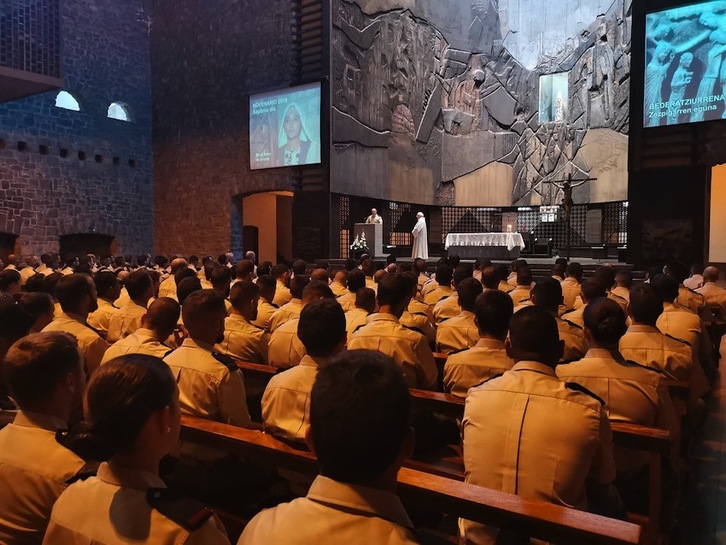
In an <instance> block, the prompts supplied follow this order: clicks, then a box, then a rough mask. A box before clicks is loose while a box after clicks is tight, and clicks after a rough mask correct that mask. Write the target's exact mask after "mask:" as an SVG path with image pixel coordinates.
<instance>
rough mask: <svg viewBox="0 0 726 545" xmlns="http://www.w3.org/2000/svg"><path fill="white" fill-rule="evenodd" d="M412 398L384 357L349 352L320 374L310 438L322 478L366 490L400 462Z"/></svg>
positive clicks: (313, 399) (398, 372)
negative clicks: (374, 480)
mask: <svg viewBox="0 0 726 545" xmlns="http://www.w3.org/2000/svg"><path fill="white" fill-rule="evenodd" d="M410 419H411V398H410V394H409V391H408V386H407V385H406V381H405V379H404V378H403V373H402V372H401V370H400V369H399V368H398V366H397V365H396V364H395V363H394V362H393V360H391V359H390V358H388V357H387V356H384V355H383V354H380V353H378V352H373V351H370V350H352V351H348V352H344V353H343V354H340V355H339V356H338V357H337V358H335V359H334V360H333V361H332V362H331V363H330V364H329V365H325V366H324V367H323V368H322V369H320V371H319V372H318V376H317V379H316V381H315V385H314V386H313V389H312V393H311V401H310V432H311V435H312V439H313V444H314V446H315V453H316V455H317V459H318V465H319V467H320V473H321V474H322V475H324V476H326V477H329V478H331V479H333V480H336V481H339V482H345V483H353V484H366V483H368V482H370V481H371V480H373V479H375V478H376V477H378V476H379V475H381V474H383V473H384V472H385V471H386V470H388V469H389V468H390V467H391V465H392V464H393V463H394V462H395V461H396V459H397V458H398V456H399V454H400V452H401V449H402V448H403V445H404V443H405V441H406V438H407V436H408V434H409V430H410Z"/></svg>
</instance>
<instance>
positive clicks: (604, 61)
mask: <svg viewBox="0 0 726 545" xmlns="http://www.w3.org/2000/svg"><path fill="white" fill-rule="evenodd" d="M614 70H615V52H614V51H613V48H612V46H611V45H610V42H608V34H607V25H605V24H601V25H600V26H599V27H598V29H597V40H595V53H594V55H593V74H592V77H593V81H592V86H593V90H594V91H598V92H599V93H600V94H601V95H602V109H603V111H602V114H603V116H602V117H603V119H602V120H603V121H604V122H606V123H607V122H608V121H610V117H611V115H612V111H613V100H614V96H613V79H614V78H613V72H614Z"/></svg>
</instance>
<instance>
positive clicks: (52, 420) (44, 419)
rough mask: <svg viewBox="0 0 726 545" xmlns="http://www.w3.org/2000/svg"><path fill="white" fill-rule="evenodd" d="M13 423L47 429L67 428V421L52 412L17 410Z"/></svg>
mask: <svg viewBox="0 0 726 545" xmlns="http://www.w3.org/2000/svg"><path fill="white" fill-rule="evenodd" d="M13 424H15V425H16V426H23V427H25V428H40V429H43V430H48V431H53V432H55V431H58V430H67V429H68V423H67V422H66V421H65V420H63V419H62V418H59V417H57V416H53V415H52V414H43V413H34V412H30V411H18V413H17V414H16V415H15V420H13Z"/></svg>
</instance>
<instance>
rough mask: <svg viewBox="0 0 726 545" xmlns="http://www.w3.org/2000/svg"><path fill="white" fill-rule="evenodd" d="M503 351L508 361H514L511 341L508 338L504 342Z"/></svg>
mask: <svg viewBox="0 0 726 545" xmlns="http://www.w3.org/2000/svg"><path fill="white" fill-rule="evenodd" d="M504 349H505V350H506V352H507V357H508V358H509V359H510V360H513V359H514V350H513V349H512V341H511V340H510V339H509V337H507V338H506V339H505V340H504Z"/></svg>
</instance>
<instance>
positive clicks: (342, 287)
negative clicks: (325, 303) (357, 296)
mask: <svg viewBox="0 0 726 545" xmlns="http://www.w3.org/2000/svg"><path fill="white" fill-rule="evenodd" d="M330 289H331V290H333V295H335V296H336V297H340V296H341V295H345V294H346V293H347V292H348V271H346V270H345V269H340V270H337V271H335V276H334V277H333V281H332V282H331V284H330Z"/></svg>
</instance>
